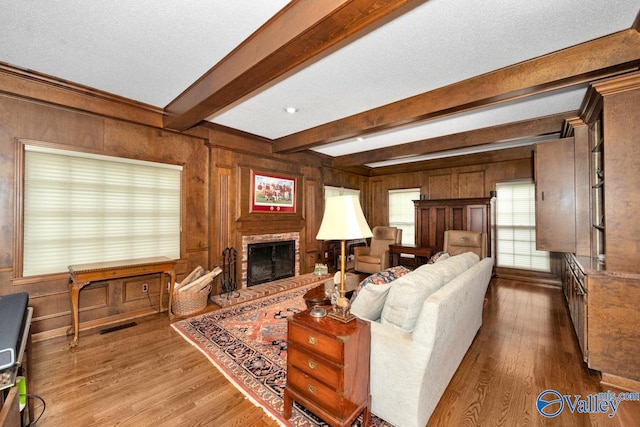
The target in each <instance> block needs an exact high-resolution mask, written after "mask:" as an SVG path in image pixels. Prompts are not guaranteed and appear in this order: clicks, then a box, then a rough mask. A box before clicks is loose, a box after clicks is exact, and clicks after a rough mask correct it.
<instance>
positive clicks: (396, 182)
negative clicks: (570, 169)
mask: <svg viewBox="0 0 640 427" xmlns="http://www.w3.org/2000/svg"><path fill="white" fill-rule="evenodd" d="M518 153H519V154H518V155H516V156H512V157H514V158H510V159H508V160H500V161H493V158H492V157H491V156H490V155H483V154H478V155H474V156H473V157H472V158H471V157H470V158H468V162H467V163H468V164H467V165H465V166H456V167H447V161H442V160H441V161H438V160H432V161H430V162H429V163H428V164H425V170H423V171H412V172H407V173H394V174H389V175H385V176H375V177H372V178H370V189H371V190H370V194H371V197H370V203H371V205H369V206H368V207H367V210H368V212H370V214H369V216H368V220H369V225H370V226H371V227H374V226H376V225H388V223H389V206H388V198H387V192H388V191H389V190H394V189H400V188H420V193H421V194H422V195H423V196H424V197H425V198H426V199H429V200H431V199H459V198H470V197H488V196H489V191H491V190H495V184H496V182H505V181H513V180H520V179H529V180H532V179H533V162H532V152H531V150H526V151H522V150H521V151H518ZM438 163H440V164H442V165H443V167H441V168H438V167H437V164H438Z"/></svg>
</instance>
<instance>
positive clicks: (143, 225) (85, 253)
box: [22, 145, 182, 276]
mask: <svg viewBox="0 0 640 427" xmlns="http://www.w3.org/2000/svg"><path fill="white" fill-rule="evenodd" d="M24 147H25V153H24V207H23V228H24V239H23V242H24V244H23V260H22V264H23V265H22V267H23V269H22V270H23V271H22V274H23V276H33V275H40V274H51V273H61V272H64V271H67V268H68V266H69V265H72V264H79V263H89V262H100V261H115V260H119V259H131V258H145V257H152V256H160V255H163V256H167V257H169V258H180V211H181V208H180V206H181V201H180V193H181V174H182V167H181V166H175V165H167V164H160V163H152V162H143V161H136V160H129V159H121V158H116V157H108V156H99V155H92V154H87V153H80V152H73V151H66V150H59V149H51V148H45V147H41V146H36V145H25V146H24Z"/></svg>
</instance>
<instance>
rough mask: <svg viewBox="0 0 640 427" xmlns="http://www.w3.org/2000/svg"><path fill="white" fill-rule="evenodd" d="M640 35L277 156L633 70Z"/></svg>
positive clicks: (325, 133) (312, 138) (412, 105)
mask: <svg viewBox="0 0 640 427" xmlns="http://www.w3.org/2000/svg"><path fill="white" fill-rule="evenodd" d="M639 63H640V33H638V31H636V30H635V29H629V30H625V31H620V32H618V33H615V34H612V35H609V36H606V37H602V38H599V39H596V40H592V41H590V42H586V43H583V44H580V45H577V46H573V47H570V48H567V49H564V50H561V51H558V52H554V53H551V54H548V55H544V56H541V57H538V58H535V59H531V60H529V61H525V62H522V63H519V64H515V65H512V66H509V67H505V68H502V69H500V70H496V71H493V72H490V73H486V74H483V75H481V76H477V77H473V78H470V79H467V80H464V81H462V82H459V83H454V84H451V85H449V86H445V87H442V88H439V89H434V90H432V91H430V92H425V93H423V94H420V95H416V96H413V97H410V98H406V99H403V100H400V101H397V102H394V103H391V104H387V105H384V106H382V107H378V108H374V109H371V110H368V111H365V112H362V113H359V114H354V115H352V116H350V117H346V118H344V119H340V120H336V121H333V122H331V123H327V124H324V125H320V126H316V127H315V128H312V129H308V130H305V131H301V132H298V133H295V134H293V135H289V136H286V137H282V138H279V139H277V140H275V141H274V147H273V149H274V152H278V153H290V152H295V151H300V150H305V149H311V148H315V147H319V146H322V145H325V144H330V143H333V142H337V141H341V140H344V139H347V138H354V137H357V136H363V135H367V134H371V133H375V132H379V131H382V130H387V129H391V128H396V127H399V126H403V125H408V124H411V123H416V122H420V121H423V120H428V119H434V118H438V117H443V116H446V115H450V114H453V113H460V112H463V111H469V110H473V109H476V108H479V107H486V106H489V105H494V104H498V103H502V102H506V101H511V100H514V99H518V98H522V97H526V96H530V95H534V94H536V93H541V92H547V91H550V90H554V89H560V88H565V87H568V86H572V85H576V84H580V83H585V82H589V81H592V80H594V79H598V78H602V77H605V76H609V75H614V74H617V73H621V72H625V71H629V70H633V69H637V68H638V64H639Z"/></svg>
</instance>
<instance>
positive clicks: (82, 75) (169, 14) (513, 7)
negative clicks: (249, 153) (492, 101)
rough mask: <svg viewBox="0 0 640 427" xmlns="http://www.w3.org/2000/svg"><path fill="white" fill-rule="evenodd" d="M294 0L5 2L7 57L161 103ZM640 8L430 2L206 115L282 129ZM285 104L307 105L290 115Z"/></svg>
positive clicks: (569, 97)
mask: <svg viewBox="0 0 640 427" xmlns="http://www.w3.org/2000/svg"><path fill="white" fill-rule="evenodd" d="M317 1H320V0H317ZM287 3H288V2H287V1H285V0H260V1H256V0H234V1H229V0H207V1H188V2H185V1H176V0H138V1H132V2H123V1H114V0H103V1H99V2H88V1H81V0H2V1H1V3H0V62H5V63H9V64H12V65H15V66H17V67H20V68H26V69H32V70H35V71H37V72H40V73H44V74H49V75H52V76H56V77H58V78H62V79H65V80H68V81H71V82H75V83H79V84H82V85H86V86H90V87H93V88H96V89H100V90H103V91H106V92H109V93H113V94H116V95H120V96H123V97H126V98H130V99H133V100H135V101H138V102H143V103H146V104H150V105H153V106H156V107H161V108H162V107H165V106H166V105H167V104H169V103H170V102H171V101H172V100H173V99H175V98H176V97H177V96H178V95H179V94H180V93H182V92H183V91H184V90H185V89H187V88H188V87H189V86H190V85H191V84H192V83H193V82H194V81H196V80H197V79H198V78H199V77H200V76H202V75H203V74H204V73H205V72H206V71H208V70H209V69H211V68H212V67H213V66H214V65H215V64H216V63H217V62H218V61H220V60H221V59H222V58H223V57H224V56H225V55H227V54H228V53H229V52H230V51H231V50H233V49H234V48H235V47H236V46H237V45H238V44H240V43H241V42H242V41H243V40H244V39H246V38H247V37H248V36H249V35H250V34H251V33H253V32H254V31H255V30H256V29H257V28H258V27H260V26H261V25H262V24H263V23H264V22H265V21H266V20H268V19H269V18H270V17H271V16H273V15H274V14H275V13H276V12H277V11H279V10H280V9H282V8H283V7H284V6H285V5H286V4H287ZM638 10H639V4H638V0H615V1H612V2H606V1H602V0H545V1H539V2H534V1H530V0H526V1H525V0H486V1H482V2H480V1H475V2H470V1H468V0H467V1H465V0H429V1H426V2H424V3H423V4H420V5H419V6H417V7H415V8H414V9H412V10H411V11H409V12H408V13H406V14H404V15H401V16H400V17H399V18H397V19H395V20H392V21H391V22H389V23H387V24H385V25H383V26H381V27H379V28H378V29H376V30H373V31H370V32H368V33H366V34H364V35H362V36H361V37H359V38H358V39H356V40H354V41H352V42H351V43H349V44H346V45H345V46H344V47H342V48H341V49H339V50H336V51H335V52H334V53H332V54H330V55H327V56H325V57H324V58H322V59H320V60H317V61H315V62H312V63H311V64H310V65H308V66H306V67H304V68H301V69H300V70H298V72H296V73H289V74H288V77H287V78H284V79H282V80H281V81H279V82H278V83H276V84H272V85H270V86H269V87H268V88H266V89H264V90H262V91H261V92H257V93H255V94H252V96H249V97H247V98H246V99H244V100H243V101H242V102H239V103H237V104H236V105H234V106H232V107H229V108H228V109H227V110H225V111H222V112H220V113H219V114H216V115H215V116H213V117H211V118H210V120H211V121H213V122H215V123H218V124H221V125H224V126H228V127H231V128H236V129H239V130H242V131H246V132H249V133H253V134H256V135H261V136H264V137H267V138H271V139H276V138H279V137H282V136H286V135H290V134H292V133H295V132H298V131H302V130H305V129H309V128H311V127H314V126H318V125H321V124H324V123H328V122H331V121H334V120H337V119H340V118H343V117H346V116H349V115H353V114H356V113H359V112H362V111H366V110H369V109H372V108H375V107H379V106H381V105H385V104H388V103H390V102H393V101H397V100H400V99H404V98H407V97H409V96H412V95H416V94H419V93H424V92H427V91H430V90H433V89H436V88H439V87H443V86H446V85H448V84H451V83H455V82H458V81H460V80H464V79H467V78H470V77H473V76H477V75H480V74H483V73H486V72H488V71H492V70H496V69H499V68H502V67H505V66H508V65H511V64H514V63H518V62H521V61H523V60H526V59H530V58H534V57H538V56H541V55H544V54H547V53H550V52H553V51H557V50H560V49H563V48H566V47H570V46H574V45H577V44H580V43H583V42H586V41H589V40H593V39H596V38H598V37H602V36H605V35H608V34H612V33H615V32H617V31H621V30H624V29H627V28H629V27H631V25H632V24H633V20H634V18H635V17H636V15H637V14H638ZM583 93H584V87H581V88H576V89H575V90H564V91H561V92H560V93H550V94H546V95H541V96H537V97H534V98H526V99H522V100H519V101H517V102H513V103H509V104H505V105H503V106H494V107H491V108H486V109H479V110H476V111H472V112H467V113H463V114H456V115H452V116H449V117H446V118H440V119H438V120H436V121H432V122H425V123H421V124H418V125H412V126H410V127H408V128H406V129H402V128H400V129H395V130H394V131H393V132H384V133H381V134H379V135H370V136H369V137H367V138H366V139H365V141H362V142H361V141H342V142H338V143H334V144H331V145H328V146H323V147H319V148H316V149H315V150H316V151H318V152H321V153H325V154H328V155H332V156H336V155H342V154H350V153H355V152H359V151H363V150H369V149H372V148H375V147H389V146H392V145H395V144H400V143H406V142H410V141H415V140H421V139H425V138H429V137H435V136H440V135H448V134H452V133H457V132H462V131H465V130H471V129H475V128H482V127H487V126H491V125H495V124H500V123H508V122H511V121H514V120H522V119H525V118H531V117H537V116H540V115H549V114H553V113H555V112H563V111H569V110H577V109H578V108H579V106H580V101H581V100H582V94H583ZM289 106H294V107H296V108H298V109H299V111H298V113H296V114H294V115H290V114H287V113H285V112H284V109H285V108H286V107H289Z"/></svg>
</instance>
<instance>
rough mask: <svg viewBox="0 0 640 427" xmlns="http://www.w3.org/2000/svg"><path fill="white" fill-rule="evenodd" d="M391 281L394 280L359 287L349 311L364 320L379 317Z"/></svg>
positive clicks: (373, 319)
mask: <svg viewBox="0 0 640 427" xmlns="http://www.w3.org/2000/svg"><path fill="white" fill-rule="evenodd" d="M398 280H400V279H398ZM391 283H394V282H390V283H381V284H378V285H369V286H365V287H363V288H362V289H360V292H358V295H357V296H356V298H355V299H354V300H353V303H352V304H351V309H350V311H351V313H353V314H354V315H355V316H358V317H359V318H361V319H365V320H371V321H376V320H378V319H380V315H381V314H382V308H383V307H384V304H385V300H386V299H387V293H388V292H389V289H390V288H391Z"/></svg>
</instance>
